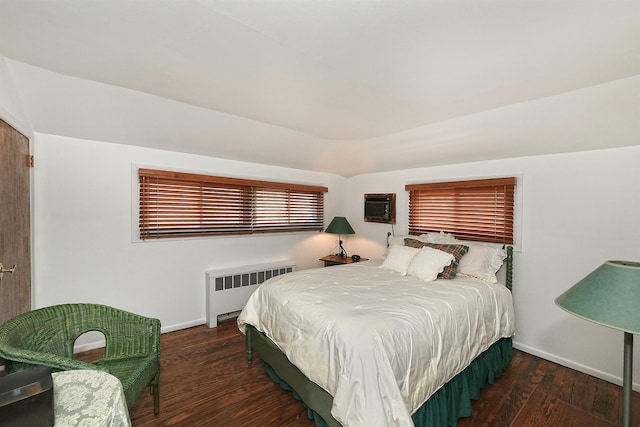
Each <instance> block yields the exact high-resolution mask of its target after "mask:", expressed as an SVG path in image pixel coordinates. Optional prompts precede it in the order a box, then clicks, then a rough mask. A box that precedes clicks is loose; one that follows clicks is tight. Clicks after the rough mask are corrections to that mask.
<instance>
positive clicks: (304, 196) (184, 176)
mask: <svg viewBox="0 0 640 427" xmlns="http://www.w3.org/2000/svg"><path fill="white" fill-rule="evenodd" d="M139 181H140V218H139V224H140V238H141V239H157V238H166V237H188V236H208V235H230V234H251V233H270V232H284V231H321V230H322V228H323V222H324V193H325V192H326V191H327V188H326V187H321V186H311V185H300V184H287V183H279V182H268V181H256V180H248V179H236V178H227V177H217V176H209V175H198V174H190V173H180V172H172V171H161V170H153V169H140V170H139Z"/></svg>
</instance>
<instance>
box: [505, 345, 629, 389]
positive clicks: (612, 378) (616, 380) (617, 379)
mask: <svg viewBox="0 0 640 427" xmlns="http://www.w3.org/2000/svg"><path fill="white" fill-rule="evenodd" d="M513 348H515V349H517V350H520V351H524V352H525V353H529V354H532V355H534V356H538V357H540V358H542V359H545V360H548V361H550V362H554V363H557V364H558V365H562V366H566V367H567V368H571V369H574V370H576V371H579V372H582V373H585V374H587V375H591V376H593V377H596V378H600V379H601V380H604V381H607V382H610V383H612V384H616V385H619V386H622V372H620V376H616V375H611V374H608V373H606V372H602V371H599V370H597V369H593V368H591V367H589V366H585V365H582V364H580V363H577V362H574V361H572V360H568V359H565V358H562V357H558V356H556V355H554V354H551V353H547V352H545V351H541V350H538V349H536V348H533V347H529V346H527V345H523V344H520V343H518V342H516V341H513ZM633 390H635V391H640V384H639V383H635V382H634V383H633Z"/></svg>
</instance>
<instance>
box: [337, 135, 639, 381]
mask: <svg viewBox="0 0 640 427" xmlns="http://www.w3.org/2000/svg"><path fill="white" fill-rule="evenodd" d="M639 165H640V146H635V147H628V148H618V149H609V150H599V151H590V152H581V153H570V154H556V155H547V156H536V157H525V158H516V159H506V160H498V161H487V162H480V163H470V164H461V165H450V166H440V167H431V168H424V169H413V170H405V171H398V172H389V173H377V174H367V175H360V176H356V177H352V178H351V179H350V180H349V192H348V195H347V199H348V200H349V205H348V208H347V212H348V218H349V221H350V222H351V224H352V226H353V227H354V229H355V231H356V233H357V235H356V236H354V237H353V238H352V239H351V241H350V242H349V245H350V250H351V252H352V253H359V254H360V255H362V256H365V257H370V256H372V257H377V256H381V255H382V254H384V252H385V249H386V248H385V244H384V243H385V241H386V233H387V231H389V230H390V226H389V225H383V224H375V223H365V222H364V221H363V206H362V203H363V202H362V199H363V194H364V193H372V192H373V193H377V192H385V193H386V192H390V193H396V194H397V209H398V210H397V220H398V221H397V224H396V226H395V231H396V234H406V233H407V213H408V194H407V193H406V192H405V190H404V186H405V184H407V183H416V182H427V181H429V180H448V179H451V180H456V179H467V178H475V177H492V176H504V175H508V174H513V175H521V179H520V181H519V182H518V186H520V187H521V197H522V212H521V226H522V241H521V242H519V246H520V248H519V251H517V252H516V253H515V255H514V258H515V263H514V264H515V271H514V291H513V294H514V303H515V309H516V322H517V323H516V328H517V335H516V337H515V338H514V345H515V346H516V347H517V348H519V349H522V350H524V351H526V352H529V353H532V354H535V355H538V356H541V357H543V358H546V359H549V360H552V361H556V362H559V363H561V364H563V365H566V366H570V367H572V368H575V369H579V370H581V371H583V372H587V373H590V374H592V375H595V376H598V377H600V378H604V379H606V380H609V381H612V382H616V383H620V384H621V376H622V360H623V353H622V348H623V334H622V332H617V331H613V330H610V329H607V328H605V327H602V326H599V325H596V324H593V323H590V322H587V321H584V320H581V319H578V318H576V317H573V316H571V315H569V314H567V313H565V312H564V311H562V310H561V309H560V308H558V307H557V306H556V305H555V304H554V299H555V298H556V297H557V296H559V295H560V294H561V293H563V292H564V291H565V290H566V289H568V288H569V287H571V286H572V285H574V284H575V283H577V282H578V281H579V280H580V279H582V278H583V277H584V276H586V275H587V274H588V273H590V272H591V271H593V270H594V269H596V268H597V267H598V266H600V265H601V264H602V263H603V262H604V261H606V260H609V259H622V260H633V261H639V260H640V246H639V244H638V242H639V241H640V227H638V218H640V196H639V194H640V193H639V190H638V188H639V186H640V167H639ZM635 347H636V352H635V365H636V366H640V348H639V345H638V344H637V340H636V346H635ZM634 379H635V382H636V384H637V383H638V382H639V380H640V370H637V369H636V371H635V375H634ZM637 388H640V387H637Z"/></svg>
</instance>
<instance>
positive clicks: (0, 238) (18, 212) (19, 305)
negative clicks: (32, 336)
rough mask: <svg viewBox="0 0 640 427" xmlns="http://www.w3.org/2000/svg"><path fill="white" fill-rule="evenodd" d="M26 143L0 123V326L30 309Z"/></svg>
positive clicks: (27, 154)
mask: <svg viewBox="0 0 640 427" xmlns="http://www.w3.org/2000/svg"><path fill="white" fill-rule="evenodd" d="M28 156H29V140H28V138H26V137H25V136H23V135H22V134H20V133H19V132H18V131H17V130H15V129H14V128H12V127H11V126H9V125H8V124H7V123H6V122H5V121H3V120H0V263H2V265H3V268H4V269H10V268H11V267H12V266H13V265H14V264H15V265H16V268H15V271H14V272H13V273H4V274H2V279H1V280H0V324H2V323H4V322H5V321H7V320H9V319H11V318H12V317H14V316H16V315H18V314H20V313H24V312H26V311H29V310H31V244H30V242H31V233H30V215H31V214H30V203H29V200H30V185H29V176H30V173H29V171H30V169H29V168H30V166H29V165H28V163H27V158H28Z"/></svg>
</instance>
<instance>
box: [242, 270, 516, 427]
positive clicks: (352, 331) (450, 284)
mask: <svg viewBox="0 0 640 427" xmlns="http://www.w3.org/2000/svg"><path fill="white" fill-rule="evenodd" d="M379 265H380V262H376V261H369V262H363V263H358V264H350V265H344V266H335V267H330V268H320V269H313V270H303V271H298V272H294V273H290V274H285V275H282V276H277V277H275V278H273V279H271V280H269V281H267V282H265V283H263V284H262V285H261V286H260V287H259V288H258V289H257V290H256V291H255V292H254V293H253V295H252V296H251V298H250V299H249V302H248V303H247V305H246V306H245V308H244V310H243V311H242V313H241V314H240V317H239V318H238V326H239V328H240V330H241V331H243V332H244V325H245V324H247V323H249V324H251V325H254V326H255V327H256V328H257V329H258V330H260V331H262V332H264V333H265V334H266V335H267V336H268V337H269V338H270V339H271V340H272V341H273V342H274V343H275V344H277V345H278V347H279V348H280V349H281V350H282V351H283V352H284V354H285V355H286V356H287V357H288V358H289V360H290V361H291V362H292V363H293V364H295V365H296V366H297V367H298V368H299V369H300V370H301V371H302V372H303V373H304V374H305V375H306V376H307V377H308V378H309V379H311V380H312V381H313V382H315V383H316V384H318V385H320V386H321V387H322V388H324V389H325V390H326V391H327V392H329V393H330V394H331V395H332V396H333V398H334V399H333V408H332V410H331V413H332V415H333V416H334V418H335V419H336V420H337V421H339V422H340V423H341V424H342V425H343V426H348V427H357V426H363V427H374V426H403V427H404V426H413V422H412V420H411V414H412V413H413V412H415V411H416V410H417V409H418V408H419V407H420V406H421V405H422V404H423V403H424V402H425V401H426V400H427V399H428V398H429V397H430V396H431V395H432V394H433V393H434V392H436V391H437V390H438V389H439V388H440V387H442V385H444V384H445V383H446V382H447V381H449V380H450V379H451V378H453V377H454V376H455V375H457V374H458V373H459V372H461V371H462V370H463V369H464V368H465V367H466V366H467V365H469V363H470V362H471V361H472V360H473V359H474V358H475V357H476V356H478V355H479V354H480V353H482V352H483V351H485V350H486V349H487V348H489V346H490V345H491V344H492V343H494V342H495V341H497V340H498V339H500V338H503V337H510V336H512V335H513V333H514V317H513V305H512V300H511V293H510V292H509V291H508V290H507V289H506V288H505V287H504V286H503V285H501V284H489V283H485V282H482V281H479V280H475V279H470V278H462V277H460V276H458V277H456V279H455V280H436V281H434V282H424V281H422V280H420V279H417V278H414V277H411V276H404V277H403V276H401V275H399V274H398V273H395V272H392V271H388V270H383V269H381V268H379Z"/></svg>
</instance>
